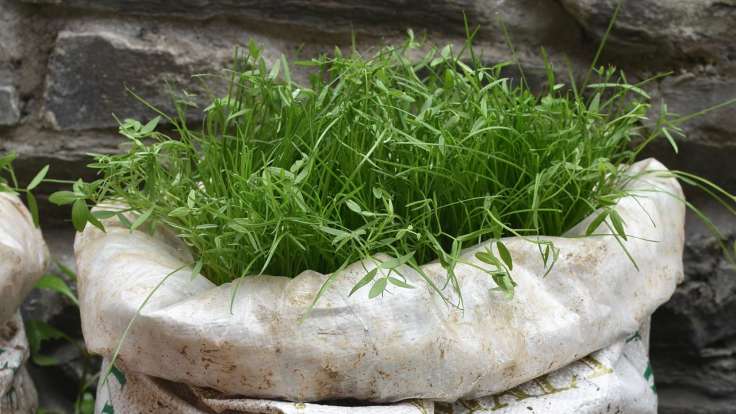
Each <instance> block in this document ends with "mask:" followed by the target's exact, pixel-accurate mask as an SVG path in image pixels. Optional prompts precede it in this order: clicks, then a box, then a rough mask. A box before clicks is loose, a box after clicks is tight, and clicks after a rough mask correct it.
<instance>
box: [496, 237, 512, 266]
mask: <svg viewBox="0 0 736 414" xmlns="http://www.w3.org/2000/svg"><path fill="white" fill-rule="evenodd" d="M496 248H497V249H498V254H499V256H501V260H503V262H504V264H506V267H508V268H509V270H514V262H513V261H512V260H511V253H510V252H509V249H507V248H506V245H505V244H503V242H502V241H500V240H499V241H498V242H497V243H496Z"/></svg>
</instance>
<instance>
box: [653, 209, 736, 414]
mask: <svg viewBox="0 0 736 414" xmlns="http://www.w3.org/2000/svg"><path fill="white" fill-rule="evenodd" d="M693 201H695V202H696V203H697V204H699V207H700V208H702V209H703V210H704V211H706V212H707V213H708V214H709V216H710V217H712V218H714V221H715V223H716V225H717V226H718V228H719V230H720V231H721V232H722V233H724V235H725V236H727V237H728V243H729V244H730V243H733V242H734V238H735V237H736V226H734V223H733V222H732V220H728V219H727V218H726V217H724V216H723V213H722V212H721V211H720V210H719V209H718V208H716V207H715V206H714V205H713V203H712V202H710V201H705V200H702V199H699V198H698V197H697V196H695V197H693ZM688 233H689V234H688V241H687V244H686V250H685V258H684V260H685V281H684V283H683V284H682V285H681V286H680V287H679V288H678V290H677V292H676V293H675V295H674V296H673V298H672V299H671V300H670V301H669V302H668V303H667V304H665V305H664V306H663V307H662V308H660V309H659V310H658V311H657V312H656V313H655V314H654V318H653V323H652V350H651V357H652V365H653V368H654V374H655V378H656V381H657V387H658V391H659V394H660V401H661V404H660V405H661V406H660V412H663V413H695V414H706V413H736V324H735V323H734V322H733V316H734V315H736V267H734V265H733V264H732V263H729V262H728V261H727V260H726V259H725V258H724V257H723V252H722V250H721V246H720V244H719V243H718V242H717V240H716V239H715V238H714V237H713V235H712V234H710V232H708V231H707V230H706V229H705V228H704V226H703V225H702V223H701V222H699V221H698V219H697V218H695V217H694V216H693V215H691V216H690V217H688Z"/></svg>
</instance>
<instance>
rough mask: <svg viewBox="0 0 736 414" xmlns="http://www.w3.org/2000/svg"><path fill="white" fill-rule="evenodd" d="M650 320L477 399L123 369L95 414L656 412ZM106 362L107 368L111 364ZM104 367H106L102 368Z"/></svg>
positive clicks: (106, 386) (104, 388)
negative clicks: (316, 393) (389, 395)
mask: <svg viewBox="0 0 736 414" xmlns="http://www.w3.org/2000/svg"><path fill="white" fill-rule="evenodd" d="M648 336H649V325H648V323H647V324H645V326H643V327H642V329H640V330H639V331H638V332H636V333H634V334H632V335H631V336H630V337H629V338H627V339H624V340H622V341H620V342H617V343H616V344H614V345H611V346H609V347H607V348H604V349H602V350H600V351H597V352H595V353H593V354H591V355H589V356H587V357H584V358H582V359H580V360H578V361H576V362H573V363H572V364H570V365H568V366H566V367H564V368H562V369H559V370H557V371H555V372H553V373H551V374H547V375H544V376H542V377H540V378H536V379H534V380H532V381H529V382H528V383H525V384H522V385H520V386H517V387H515V388H513V389H511V390H508V391H504V392H502V393H500V394H497V395H493V396H490V397H485V398H481V399H478V400H461V401H458V402H455V403H433V402H431V401H428V400H413V401H408V402H404V403H397V404H391V405H374V406H369V405H365V406H355V405H337V404H333V405H328V404H313V403H301V404H300V403H292V402H283V401H274V400H252V399H244V398H233V397H228V396H225V395H221V394H218V393H216V392H212V391H205V390H202V389H197V388H196V387H191V386H186V385H183V384H173V383H170V382H167V381H165V380H161V379H156V378H153V377H149V376H146V375H143V374H135V373H130V372H123V371H121V370H120V369H116V370H115V371H114V374H113V375H111V376H110V378H108V380H107V381H105V379H104V378H101V379H100V384H99V386H98V393H97V407H96V411H95V412H96V413H98V414H105V413H111V412H114V413H129V414H135V413H148V412H156V413H159V414H169V413H170V414H175V413H185V414H190V413H191V414H205V413H210V412H212V411H214V412H217V413H220V412H228V413H233V414H235V413H238V414H240V413H243V414H245V413H248V414H251V413H268V414H350V413H357V414H432V413H436V414H498V413H501V414H529V413H577V414H599V413H636V414H648V413H651V414H656V412H657V395H656V393H655V391H654V378H653V376H652V369H651V367H650V365H649V358H648V357H647V354H648V342H649V338H648ZM107 364H108V363H107V362H106V363H105V364H104V366H107ZM103 370H104V367H103Z"/></svg>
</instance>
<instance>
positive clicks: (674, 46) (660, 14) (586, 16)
mask: <svg viewBox="0 0 736 414" xmlns="http://www.w3.org/2000/svg"><path fill="white" fill-rule="evenodd" d="M561 3H562V4H563V5H564V6H565V7H566V8H567V9H568V10H569V11H570V13H571V14H572V15H573V16H575V18H577V20H578V21H579V22H580V24H581V25H582V26H583V27H584V28H585V30H586V31H588V32H589V33H590V34H592V35H593V36H594V37H595V38H600V37H601V36H602V35H603V33H605V31H606V28H607V27H608V24H609V22H610V21H611V19H612V17H613V14H614V10H615V9H616V5H617V4H618V3H619V1H618V0H561ZM735 20H736V1H734V0H636V1H627V2H624V6H623V7H622V8H621V11H620V14H619V16H618V19H617V20H616V22H615V26H614V29H613V31H612V33H611V37H610V40H611V43H612V44H611V46H613V47H614V48H618V49H619V51H618V52H619V53H618V54H621V53H625V54H629V55H631V54H644V55H648V56H659V57H677V58H680V59H687V60H690V61H716V62H728V61H734V60H736V44H735V43H734V42H733V39H734V37H735V36H736V25H735V24H734V21H735ZM614 53H616V51H614ZM641 63H644V64H645V65H649V66H654V65H657V66H659V64H660V63H661V62H657V61H645V62H641Z"/></svg>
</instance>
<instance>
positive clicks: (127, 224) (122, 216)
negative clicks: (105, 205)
mask: <svg viewBox="0 0 736 414" xmlns="http://www.w3.org/2000/svg"><path fill="white" fill-rule="evenodd" d="M117 218H118V221H119V222H120V224H122V225H123V227H125V228H126V229H130V227H131V226H132V225H133V223H131V222H130V220H128V218H127V217H125V214H123V213H118V214H117Z"/></svg>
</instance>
